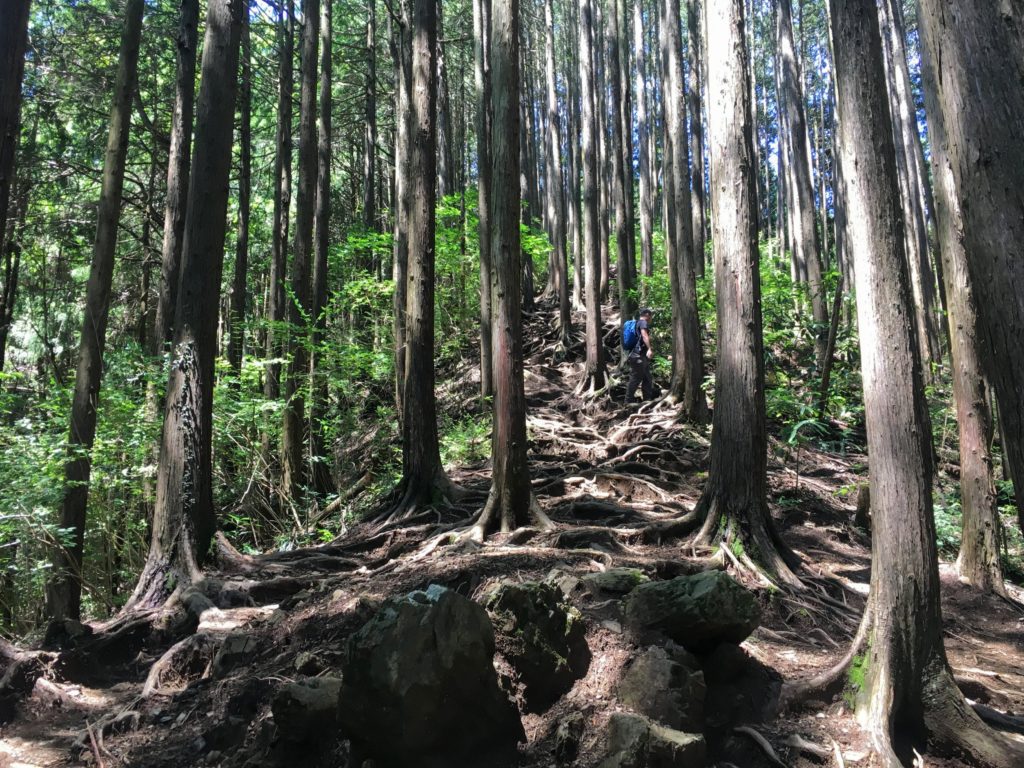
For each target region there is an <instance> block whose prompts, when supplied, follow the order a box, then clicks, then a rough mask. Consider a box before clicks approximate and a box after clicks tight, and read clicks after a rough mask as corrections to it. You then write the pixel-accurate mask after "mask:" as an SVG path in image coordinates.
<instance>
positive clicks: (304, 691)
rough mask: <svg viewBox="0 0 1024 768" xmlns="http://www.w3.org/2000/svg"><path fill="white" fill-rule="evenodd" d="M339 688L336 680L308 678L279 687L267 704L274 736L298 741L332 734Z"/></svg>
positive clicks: (332, 678) (338, 681)
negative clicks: (272, 723) (273, 726)
mask: <svg viewBox="0 0 1024 768" xmlns="http://www.w3.org/2000/svg"><path fill="white" fill-rule="evenodd" d="M341 687H342V685H341V680H339V679H338V678H336V677H310V678H306V679H304V680H296V681H295V682H293V683H286V684H285V685H283V686H281V688H280V689H279V690H278V692H277V693H276V694H275V695H274V700H273V702H272V703H271V705H270V709H271V711H272V712H273V713H274V723H275V724H276V725H277V732H278V735H279V736H280V737H281V738H282V739H284V740H285V741H288V742H302V741H307V740H316V739H319V738H321V737H322V736H323V734H324V733H325V732H330V733H332V734H333V731H334V728H335V725H336V723H337V720H338V701H339V695H340V693H341Z"/></svg>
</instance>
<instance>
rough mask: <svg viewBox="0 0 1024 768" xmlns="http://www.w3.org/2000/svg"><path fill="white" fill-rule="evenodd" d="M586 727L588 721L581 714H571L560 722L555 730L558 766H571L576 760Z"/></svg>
mask: <svg viewBox="0 0 1024 768" xmlns="http://www.w3.org/2000/svg"><path fill="white" fill-rule="evenodd" d="M586 727H587V721H586V719H585V718H584V717H583V714H582V713H581V712H570V713H569V714H568V715H566V716H565V717H563V718H562V719H561V720H559V721H558V727H557V728H556V729H555V762H556V763H557V764H558V765H570V764H571V763H572V761H573V760H575V759H576V756H577V755H578V754H579V753H580V742H581V741H582V740H583V733H584V731H585V730H586Z"/></svg>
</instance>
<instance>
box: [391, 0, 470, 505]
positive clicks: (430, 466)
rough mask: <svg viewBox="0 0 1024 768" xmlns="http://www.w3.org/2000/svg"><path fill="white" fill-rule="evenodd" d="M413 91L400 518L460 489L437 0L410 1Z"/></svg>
mask: <svg viewBox="0 0 1024 768" xmlns="http://www.w3.org/2000/svg"><path fill="white" fill-rule="evenodd" d="M410 11H411V16H410V18H409V21H410V26H409V33H410V37H411V43H412V50H411V54H412V58H411V63H412V72H411V74H412V89H411V91H410V97H411V98H410V101H409V105H410V107H411V111H412V114H411V116H410V119H409V131H408V134H407V136H408V145H407V147H406V150H405V151H406V157H407V158H408V169H409V174H408V176H407V178H406V181H407V185H408V191H409V208H408V215H409V220H408V222H407V225H406V231H407V232H408V237H409V265H408V278H407V281H408V282H407V292H406V333H407V337H406V342H407V351H406V356H405V392H404V397H403V405H404V418H403V419H402V482H401V484H400V485H399V488H398V498H399V501H398V503H397V504H396V505H395V506H394V508H393V509H392V510H391V513H390V518H391V519H399V518H401V517H404V516H407V515H409V514H411V513H413V512H414V511H415V510H416V509H418V508H420V507H422V506H423V505H428V504H431V503H433V502H434V501H435V499H436V497H437V496H441V497H445V498H450V497H452V496H454V495H455V494H456V492H457V491H456V489H455V487H454V486H453V485H452V483H451V481H450V480H449V479H448V477H447V476H446V475H445V472H444V468H443V467H442V466H441V454H440V450H439V447H438V438H437V405H436V399H435V395H434V257H435V251H434V234H435V228H436V221H435V212H436V207H437V205H436V203H437V183H436V182H437V169H436V165H437V62H436V55H437V4H436V0H412V3H411V6H410Z"/></svg>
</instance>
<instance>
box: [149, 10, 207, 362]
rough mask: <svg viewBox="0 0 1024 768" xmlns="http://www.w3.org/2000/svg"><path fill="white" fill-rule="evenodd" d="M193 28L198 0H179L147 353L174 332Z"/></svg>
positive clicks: (186, 166) (193, 74)
mask: <svg viewBox="0 0 1024 768" xmlns="http://www.w3.org/2000/svg"><path fill="white" fill-rule="evenodd" d="M198 28H199V0H181V11H180V17H179V21H178V36H177V41H176V43H177V48H178V52H177V70H176V72H175V77H174V89H175V96H174V111H173V112H172V113H171V148H170V152H169V154H168V158H167V202H166V203H165V207H164V241H163V247H162V249H161V262H160V264H161V266H160V294H159V298H158V300H157V305H156V326H155V328H154V334H153V338H152V340H151V342H150V345H149V347H150V348H149V352H150V354H151V355H153V356H154V357H155V356H157V355H159V354H161V353H162V352H163V349H164V346H165V345H166V344H167V343H168V342H169V341H170V340H171V334H172V333H173V331H174V307H175V305H176V302H177V297H178V272H179V269H180V266H181V247H182V238H183V235H184V232H185V209H186V206H187V205H188V186H189V172H190V169H191V165H192V151H191V147H192V113H193V106H194V104H193V102H194V100H195V88H196V47H197V45H196V44H197V42H198V35H199V32H198Z"/></svg>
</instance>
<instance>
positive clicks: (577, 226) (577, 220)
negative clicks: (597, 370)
mask: <svg viewBox="0 0 1024 768" xmlns="http://www.w3.org/2000/svg"><path fill="white" fill-rule="evenodd" d="M569 18H570V22H569V24H568V29H569V37H570V45H571V46H572V48H571V50H576V51H578V50H579V7H578V5H576V4H571V5H570V7H569ZM580 71H581V70H580V68H579V67H577V68H576V71H575V72H573V71H572V67H569V68H568V69H567V70H566V80H567V81H568V89H567V90H568V92H569V130H567V131H566V135H567V136H568V139H569V188H568V190H567V191H568V197H569V212H570V214H571V216H570V217H569V220H570V222H571V226H570V233H571V237H572V264H573V272H572V306H573V308H574V309H581V308H582V307H583V306H584V301H583V280H584V277H583V272H584V269H583V264H584V261H585V260H586V257H585V256H584V255H583V200H582V188H581V186H580V185H581V179H580V176H581V167H580V166H581V164H582V144H581V135H582V125H581V123H582V120H581V117H580V113H581V110H582V104H581V100H580V84H579V82H580V81H579V73H580Z"/></svg>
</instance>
